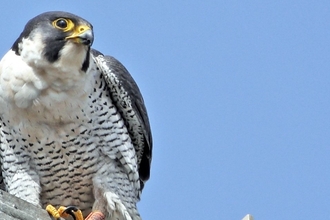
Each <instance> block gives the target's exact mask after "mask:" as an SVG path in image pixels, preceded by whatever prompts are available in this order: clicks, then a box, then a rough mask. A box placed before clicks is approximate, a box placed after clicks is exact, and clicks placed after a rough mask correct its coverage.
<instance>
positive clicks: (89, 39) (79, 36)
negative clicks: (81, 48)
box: [65, 25, 94, 46]
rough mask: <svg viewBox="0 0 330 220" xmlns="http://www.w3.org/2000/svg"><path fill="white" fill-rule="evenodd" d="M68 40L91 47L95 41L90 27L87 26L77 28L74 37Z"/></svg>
mask: <svg viewBox="0 0 330 220" xmlns="http://www.w3.org/2000/svg"><path fill="white" fill-rule="evenodd" d="M65 39H66V40H72V41H73V42H75V43H78V44H84V45H86V46H91V45H92V44H93V41H94V34H93V31H92V29H91V28H90V27H88V26H86V25H80V26H78V27H77V28H76V30H75V31H74V32H73V34H72V35H70V36H69V37H66V38H65Z"/></svg>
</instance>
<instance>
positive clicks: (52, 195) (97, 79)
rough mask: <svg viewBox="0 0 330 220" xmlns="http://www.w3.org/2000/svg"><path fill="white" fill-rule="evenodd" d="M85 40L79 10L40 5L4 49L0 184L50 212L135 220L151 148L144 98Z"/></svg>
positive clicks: (89, 36) (86, 29)
mask: <svg viewBox="0 0 330 220" xmlns="http://www.w3.org/2000/svg"><path fill="white" fill-rule="evenodd" d="M93 39H94V34H93V27H92V25H91V24H90V23H89V22H88V21H86V20H85V19H83V18H81V17H78V16H76V15H73V14H71V13H67V12H60V11H52V12H46V13H43V14H40V15H38V16H36V17H35V18H33V19H31V20H30V21H29V22H28V23H27V24H26V26H25V28H24V30H23V32H22V33H21V35H20V36H19V37H18V39H17V40H16V41H15V42H14V44H13V46H12V47H11V49H10V50H9V51H8V52H7V53H6V54H5V56H4V57H3V58H2V60H1V62H0V161H1V171H2V172H1V175H2V176H0V184H1V188H2V189H4V190H6V191H8V192H9V193H11V194H12V195H15V196H17V197H19V198H22V199H24V200H26V201H28V202H30V203H32V204H34V205H36V206H39V207H42V208H46V207H47V208H46V209H47V210H48V211H49V212H50V213H51V215H53V216H54V217H55V218H60V217H66V216H68V214H70V215H72V216H73V217H74V218H77V219H82V218H86V217H87V216H88V217H87V218H86V219H97V218H98V217H100V218H99V219H104V218H105V219H119V220H139V219H141V217H140V215H139V213H138V210H137V207H136V203H137V202H138V201H139V199H140V195H141V192H142V189H143V186H144V184H145V182H146V181H147V180H148V179H149V175H150V163H151V155H152V136H151V130H150V125H149V119H148V115H147V111H146V107H145V105H144V101H143V98H142V96H141V93H140V91H139V88H138V87H137V85H136V83H135V81H134V80H133V78H132V77H131V75H130V74H129V72H128V71H127V70H126V68H125V67H124V66H123V65H122V64H121V63H120V62H119V61H117V60H116V59H115V58H113V57H111V56H105V55H103V54H102V53H100V52H98V51H96V50H94V49H92V48H91V45H92V43H93ZM54 207H55V208H54ZM77 208H78V209H79V210H77ZM78 211H79V212H80V214H79V212H78ZM77 213H78V214H77ZM93 216H94V217H93Z"/></svg>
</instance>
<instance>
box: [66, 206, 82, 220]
mask: <svg viewBox="0 0 330 220" xmlns="http://www.w3.org/2000/svg"><path fill="white" fill-rule="evenodd" d="M78 210H79V209H78V208H77V207H76V206H68V207H66V209H65V210H64V211H63V212H65V213H67V214H69V215H71V216H72V218H73V219H74V220H77V219H76V215H75V214H74V213H75V212H76V211H78Z"/></svg>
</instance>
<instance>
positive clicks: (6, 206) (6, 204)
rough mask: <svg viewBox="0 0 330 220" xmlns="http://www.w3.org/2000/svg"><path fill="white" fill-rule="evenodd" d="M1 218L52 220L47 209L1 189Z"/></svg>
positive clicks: (1, 219)
mask: <svg viewBox="0 0 330 220" xmlns="http://www.w3.org/2000/svg"><path fill="white" fill-rule="evenodd" d="M0 220H51V218H50V217H49V215H48V213H47V212H46V210H43V209H40V208H38V207H36V206H34V205H32V204H30V203H28V202H26V201H24V200H22V199H19V198H17V197H16V196H13V195H10V194H9V193H7V192H5V191H2V190H0Z"/></svg>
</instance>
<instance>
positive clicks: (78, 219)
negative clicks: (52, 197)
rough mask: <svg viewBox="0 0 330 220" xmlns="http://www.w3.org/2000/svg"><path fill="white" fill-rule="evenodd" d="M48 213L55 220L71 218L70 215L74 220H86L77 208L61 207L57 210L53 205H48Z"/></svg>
mask: <svg viewBox="0 0 330 220" xmlns="http://www.w3.org/2000/svg"><path fill="white" fill-rule="evenodd" d="M46 211H47V212H48V213H49V214H50V215H51V216H53V217H54V218H55V219H58V218H60V217H62V218H67V217H69V215H71V216H72V218H73V219H74V220H84V217H83V215H82V213H81V211H80V210H79V209H78V208H77V207H75V206H68V207H64V206H61V207H60V208H59V209H56V208H55V207H54V206H52V205H47V207H46Z"/></svg>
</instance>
